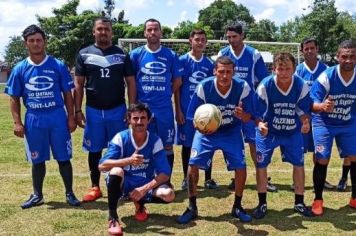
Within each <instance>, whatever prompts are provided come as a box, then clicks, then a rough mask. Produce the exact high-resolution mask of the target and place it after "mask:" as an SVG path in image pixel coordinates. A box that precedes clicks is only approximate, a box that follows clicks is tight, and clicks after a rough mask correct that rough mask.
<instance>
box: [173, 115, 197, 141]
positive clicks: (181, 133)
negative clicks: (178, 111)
mask: <svg viewBox="0 0 356 236" xmlns="http://www.w3.org/2000/svg"><path fill="white" fill-rule="evenodd" d="M177 133H178V134H177V135H178V137H177V139H178V141H177V144H178V145H183V146H184V147H191V146H192V143H193V137H194V133H195V128H194V125H193V122H192V121H191V120H185V123H184V124H182V125H178V129H177Z"/></svg>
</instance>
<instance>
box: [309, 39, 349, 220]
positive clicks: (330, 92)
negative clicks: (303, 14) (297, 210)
mask: <svg viewBox="0 0 356 236" xmlns="http://www.w3.org/2000/svg"><path fill="white" fill-rule="evenodd" d="M336 57H337V59H338V61H339V65H336V66H333V67H330V68H328V69H326V70H325V71H324V72H323V73H322V74H321V75H320V76H319V77H318V79H317V80H316V81H315V82H314V84H313V86H312V88H311V97H312V99H313V101H314V104H313V112H315V113H313V117H312V125H313V138H314V144H315V157H316V162H315V164H314V170H313V181H314V192H315V198H314V202H313V205H312V211H313V213H314V214H315V215H318V216H319V215H322V214H323V212H324V210H323V203H324V202H323V186H324V182H325V178H326V173H327V166H328V163H329V159H330V156H331V149H332V146H333V140H334V139H335V141H336V145H337V147H338V150H339V154H340V156H341V158H345V157H348V158H349V159H350V160H351V165H350V173H351V185H352V193H351V199H350V202H349V205H350V207H351V208H356V146H355V144H354V143H353V142H354V140H355V139H356V117H355V115H356V106H355V102H356V69H355V66H356V43H355V42H354V41H352V40H346V41H343V42H342V43H340V45H339V48H338V50H337V54H336Z"/></svg>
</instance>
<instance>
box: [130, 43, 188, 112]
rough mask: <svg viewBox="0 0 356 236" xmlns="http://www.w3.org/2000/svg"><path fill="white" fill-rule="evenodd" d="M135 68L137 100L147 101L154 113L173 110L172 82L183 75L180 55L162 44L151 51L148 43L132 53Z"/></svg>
mask: <svg viewBox="0 0 356 236" xmlns="http://www.w3.org/2000/svg"><path fill="white" fill-rule="evenodd" d="M130 58H131V61H132V64H133V67H134V70H135V73H136V74H135V76H136V87H137V100H139V101H141V102H144V103H147V104H148V106H149V107H150V109H151V111H152V112H153V113H154V114H158V113H159V114H161V115H163V116H164V114H165V113H166V112H167V111H169V112H170V111H172V103H171V97H172V82H173V80H174V79H176V78H178V77H181V73H182V70H183V69H182V68H181V66H180V63H179V58H178V56H177V55H176V54H175V53H174V52H173V51H172V50H170V49H169V48H166V47H163V46H161V47H160V48H159V49H158V50H157V51H154V52H153V51H151V50H150V49H149V48H148V47H147V45H145V46H141V47H138V48H135V49H134V50H132V51H131V53H130Z"/></svg>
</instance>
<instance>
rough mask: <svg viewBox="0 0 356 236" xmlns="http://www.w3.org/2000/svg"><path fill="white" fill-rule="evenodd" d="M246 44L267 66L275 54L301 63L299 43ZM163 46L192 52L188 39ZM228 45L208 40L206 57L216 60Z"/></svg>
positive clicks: (129, 43)
mask: <svg viewBox="0 0 356 236" xmlns="http://www.w3.org/2000/svg"><path fill="white" fill-rule="evenodd" d="M244 43H246V44H248V45H251V46H252V47H254V48H256V49H258V51H260V52H261V54H262V57H263V59H264V61H265V63H266V64H270V63H272V58H273V54H275V53H277V52H289V53H291V54H292V55H293V56H294V57H295V58H296V60H297V62H298V63H299V62H300V52H299V43H285V42H259V41H247V40H246V41H244ZM145 44H146V39H119V41H118V45H119V46H120V47H121V48H123V49H124V50H125V51H127V52H130V51H131V50H132V49H134V48H136V47H139V46H142V45H145ZM161 44H162V45H163V46H166V47H168V48H171V49H172V50H173V51H175V52H176V53H177V54H178V55H183V54H185V53H187V52H188V51H190V44H189V40H188V39H161ZM227 45H228V41H227V40H208V43H207V47H206V49H205V55H207V56H209V57H212V58H213V59H214V58H215V57H216V55H217V54H218V52H219V50H220V49H221V48H223V47H225V46H227Z"/></svg>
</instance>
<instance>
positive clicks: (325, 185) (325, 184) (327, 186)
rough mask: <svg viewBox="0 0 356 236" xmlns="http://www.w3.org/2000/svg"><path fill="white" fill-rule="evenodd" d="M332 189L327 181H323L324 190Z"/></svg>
mask: <svg viewBox="0 0 356 236" xmlns="http://www.w3.org/2000/svg"><path fill="white" fill-rule="evenodd" d="M334 188H335V186H334V185H332V184H331V183H329V182H328V181H326V180H325V183H324V189H328V190H332V189H334Z"/></svg>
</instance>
